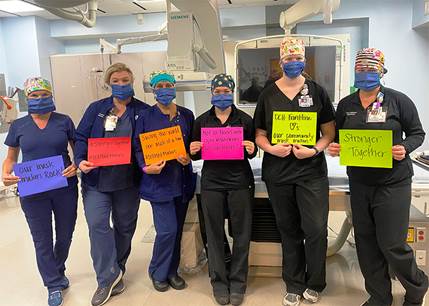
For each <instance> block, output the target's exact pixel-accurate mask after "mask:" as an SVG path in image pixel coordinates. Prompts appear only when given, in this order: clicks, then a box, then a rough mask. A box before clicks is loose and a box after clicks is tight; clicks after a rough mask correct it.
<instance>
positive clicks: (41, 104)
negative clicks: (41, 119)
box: [27, 96, 55, 115]
mask: <svg viewBox="0 0 429 306" xmlns="http://www.w3.org/2000/svg"><path fill="white" fill-rule="evenodd" d="M27 103H28V113H30V114H39V115H43V114H47V113H50V112H53V111H54V110H55V104H54V100H53V99H52V96H49V97H46V98H38V99H28V100H27Z"/></svg>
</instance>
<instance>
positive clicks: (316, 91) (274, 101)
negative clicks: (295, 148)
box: [254, 79, 335, 185]
mask: <svg viewBox="0 0 429 306" xmlns="http://www.w3.org/2000/svg"><path fill="white" fill-rule="evenodd" d="M305 84H307V86H308V95H310V96H311V97H312V99H313V105H312V106H309V107H302V106H299V103H298V100H299V98H301V93H298V94H297V95H296V96H295V98H294V99H293V100H290V99H289V98H288V97H287V96H286V95H285V94H284V93H283V92H282V91H281V90H280V88H279V87H278V86H277V84H276V83H273V84H271V85H270V86H268V87H267V88H265V89H264V90H263V91H262V93H261V95H260V96H259V99H258V104H257V106H256V110H255V116H254V123H255V129H262V130H265V131H266V132H267V138H268V141H269V142H270V143H272V142H271V136H272V135H271V134H272V126H273V112H274V111H286V112H291V111H292V112H316V113H317V133H316V134H317V140H319V138H320V125H321V124H324V123H328V122H331V121H333V120H335V111H334V107H333V106H332V103H331V100H330V99H329V96H328V93H327V92H326V90H325V89H324V88H323V87H322V86H320V85H319V84H317V83H316V82H314V81H312V80H308V79H306V80H305ZM317 140H316V141H317ZM310 147H311V146H310ZM327 172H328V171H327V166H326V160H325V155H324V154H319V155H317V156H314V157H310V158H305V159H297V158H296V157H295V155H294V154H293V152H291V153H290V154H289V155H288V156H286V157H284V158H281V157H277V156H274V155H271V154H270V153H268V152H264V158H263V161H262V180H264V181H265V182H266V183H268V184H274V185H284V184H293V183H295V182H300V181H305V180H308V179H313V178H318V177H326V176H327Z"/></svg>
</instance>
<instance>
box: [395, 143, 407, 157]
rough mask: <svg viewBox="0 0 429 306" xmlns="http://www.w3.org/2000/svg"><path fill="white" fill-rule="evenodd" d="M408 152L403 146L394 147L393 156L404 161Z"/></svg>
mask: <svg viewBox="0 0 429 306" xmlns="http://www.w3.org/2000/svg"><path fill="white" fill-rule="evenodd" d="M406 154H407V151H405V147H404V146H403V145H396V146H393V147H392V155H393V158H394V159H395V160H403V159H404V158H405V155H406Z"/></svg>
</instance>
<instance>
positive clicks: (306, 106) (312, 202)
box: [254, 37, 335, 306]
mask: <svg viewBox="0 0 429 306" xmlns="http://www.w3.org/2000/svg"><path fill="white" fill-rule="evenodd" d="M280 59H281V66H282V70H283V73H284V74H283V77H282V78H280V79H279V80H277V81H276V82H275V83H274V84H272V85H270V86H268V87H267V88H265V89H264V91H263V92H262V93H261V95H260V97H259V101H258V105H257V107H256V110H255V117H254V121H255V128H256V144H257V145H258V146H259V147H260V148H261V149H262V150H263V151H264V159H263V162H262V179H263V180H264V181H265V184H266V185H267V189H268V195H269V198H270V202H271V205H272V207H273V210H274V214H275V217H276V222H277V227H278V229H279V232H280V237H281V240H282V249H283V280H284V281H285V283H286V286H287V293H286V295H285V297H284V298H283V305H290V306H298V305H299V304H300V301H301V298H302V297H304V298H305V299H306V300H307V301H308V302H311V303H316V302H317V301H318V300H319V295H320V292H322V290H323V289H324V288H325V286H326V249H327V234H328V233H327V222H328V211H329V207H328V204H329V203H328V202H329V199H328V197H329V183H328V178H327V166H326V160H325V156H324V154H323V150H325V148H326V147H327V146H328V145H329V143H330V142H332V141H333V140H334V137H335V126H334V119H335V116H334V108H333V106H332V103H331V101H330V99H329V96H328V94H327V92H326V90H325V89H324V88H323V87H321V86H320V85H318V84H317V83H316V82H314V81H312V80H309V79H306V78H305V77H304V76H302V72H303V70H304V67H305V48H304V42H303V41H302V40H297V39H293V38H288V37H286V38H285V39H284V40H283V42H282V44H281V47H280ZM274 111H288V112H302V113H303V112H311V113H315V114H316V115H317V123H316V144H315V145H314V146H312V147H307V146H303V145H300V144H292V143H279V144H273V142H272V130H273V112H274ZM320 153H322V154H320Z"/></svg>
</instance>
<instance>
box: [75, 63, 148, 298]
mask: <svg viewBox="0 0 429 306" xmlns="http://www.w3.org/2000/svg"><path fill="white" fill-rule="evenodd" d="M133 81H134V77H133V73H132V72H131V70H130V69H129V68H128V67H127V66H126V65H124V64H122V63H116V64H113V65H112V66H110V67H109V68H108V69H107V71H106V74H105V83H106V84H108V85H109V86H110V87H111V88H112V95H111V96H110V97H108V98H105V99H101V100H99V101H96V102H93V103H92V104H91V105H90V106H89V107H88V109H87V110H86V112H85V114H84V115H83V118H82V120H81V121H80V123H79V126H78V128H77V130H76V150H75V151H76V153H75V162H76V165H79V168H80V170H82V196H83V205H84V208H85V217H86V221H87V223H88V228H89V238H90V242H91V257H92V261H93V265H94V270H95V273H96V274H97V283H98V288H97V290H96V291H95V293H94V295H93V298H92V301H91V303H92V305H93V306H99V305H103V304H104V303H106V302H107V301H108V300H109V298H110V296H111V295H117V294H120V293H121V292H122V291H123V290H124V289H125V286H124V283H123V281H122V276H123V274H124V273H125V264H126V262H127V259H128V256H129V255H130V252H131V240H132V238H133V235H134V232H135V229H136V224H137V213H138V209H139V203H140V199H139V195H138V184H139V182H140V177H141V175H140V170H139V169H138V165H137V163H136V162H135V159H134V158H132V161H131V164H128V165H117V166H108V167H99V168H96V167H94V165H93V164H92V163H90V162H89V161H87V153H88V139H89V138H109V137H130V138H132V136H133V132H134V128H135V121H136V119H137V117H138V114H139V112H140V111H142V110H143V109H145V108H147V107H149V106H148V105H147V104H145V103H143V102H142V101H140V100H137V99H136V98H135V97H134V90H133ZM110 215H112V221H113V228H112V227H111V226H110Z"/></svg>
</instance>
